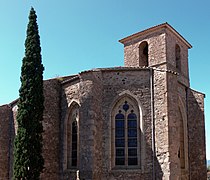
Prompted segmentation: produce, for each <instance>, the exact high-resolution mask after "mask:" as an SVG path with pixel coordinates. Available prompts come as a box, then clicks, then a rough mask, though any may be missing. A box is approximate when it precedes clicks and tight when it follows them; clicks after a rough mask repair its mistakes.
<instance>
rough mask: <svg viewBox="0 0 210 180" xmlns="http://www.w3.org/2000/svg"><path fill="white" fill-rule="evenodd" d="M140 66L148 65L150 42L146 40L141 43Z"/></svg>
mask: <svg viewBox="0 0 210 180" xmlns="http://www.w3.org/2000/svg"><path fill="white" fill-rule="evenodd" d="M139 66H148V43H147V42H146V41H144V42H142V43H141V44H140V45H139Z"/></svg>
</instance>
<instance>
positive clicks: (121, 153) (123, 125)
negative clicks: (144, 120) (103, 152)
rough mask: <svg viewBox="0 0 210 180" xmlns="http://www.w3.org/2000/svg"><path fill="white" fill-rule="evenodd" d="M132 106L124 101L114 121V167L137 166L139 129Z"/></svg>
mask: <svg viewBox="0 0 210 180" xmlns="http://www.w3.org/2000/svg"><path fill="white" fill-rule="evenodd" d="M133 107H134V106H133V105H132V104H130V103H129V101H124V102H123V103H122V104H121V105H119V106H118V108H119V109H118V113H117V114H116V115H115V119H114V121H115V122H114V125H115V127H114V140H115V143H114V145H115V150H114V151H115V166H120V167H128V166H138V165H139V154H140V153H138V151H139V148H140V147H139V146H140V143H139V142H138V141H139V130H140V129H139V128H138V118H137V115H136V113H137V112H135V111H134V108H133Z"/></svg>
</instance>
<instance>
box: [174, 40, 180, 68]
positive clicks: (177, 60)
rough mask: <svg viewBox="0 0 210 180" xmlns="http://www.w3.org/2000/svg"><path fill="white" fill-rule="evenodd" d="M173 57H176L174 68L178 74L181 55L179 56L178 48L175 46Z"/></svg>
mask: <svg viewBox="0 0 210 180" xmlns="http://www.w3.org/2000/svg"><path fill="white" fill-rule="evenodd" d="M175 56H176V68H177V70H178V71H179V72H180V71H181V54H180V47H179V45H178V44H176V47H175Z"/></svg>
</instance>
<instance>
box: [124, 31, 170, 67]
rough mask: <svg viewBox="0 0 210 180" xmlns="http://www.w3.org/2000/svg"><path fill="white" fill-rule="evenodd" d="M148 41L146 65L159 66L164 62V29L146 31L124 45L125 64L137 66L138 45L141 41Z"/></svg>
mask: <svg viewBox="0 0 210 180" xmlns="http://www.w3.org/2000/svg"><path fill="white" fill-rule="evenodd" d="M143 41H146V42H147V43H148V65H149V66H160V65H161V64H162V63H166V37H165V30H164V29H162V30H160V31H157V32H153V33H147V34H146V35H143V36H141V37H137V38H135V39H132V40H131V41H129V42H127V43H126V44H125V45H124V64H125V66H136V67H138V66H139V45H140V44H141V42H143Z"/></svg>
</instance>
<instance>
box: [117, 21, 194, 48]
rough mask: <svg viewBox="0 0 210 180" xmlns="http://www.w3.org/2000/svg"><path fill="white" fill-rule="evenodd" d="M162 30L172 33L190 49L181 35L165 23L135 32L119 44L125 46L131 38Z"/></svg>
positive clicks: (189, 45) (190, 46)
mask: <svg viewBox="0 0 210 180" xmlns="http://www.w3.org/2000/svg"><path fill="white" fill-rule="evenodd" d="M163 28H167V29H169V30H170V31H171V32H172V33H174V34H175V35H176V36H177V37H178V38H179V39H180V40H181V41H182V42H184V43H185V44H186V45H187V46H188V48H189V49H190V48H192V45H191V44H190V43H189V42H188V41H187V40H186V39H185V38H184V37H183V36H182V35H181V34H179V33H178V32H177V31H176V30H175V29H174V28H173V27H172V26H171V25H170V24H168V23H167V22H166V23H163V24H159V25H156V26H153V27H151V28H149V29H146V30H143V31H140V32H137V33H135V34H132V35H130V36H127V37H125V38H123V39H121V40H119V42H121V43H122V44H125V43H126V42H127V41H129V40H131V39H133V38H136V37H139V36H142V35H145V34H146V33H150V32H154V31H157V30H160V29H163Z"/></svg>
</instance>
